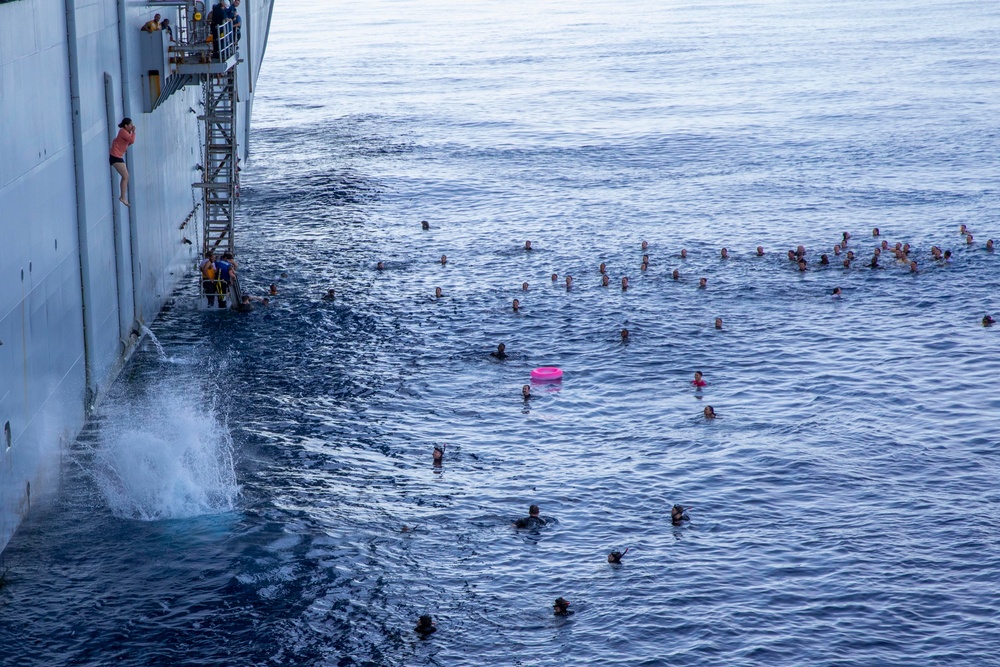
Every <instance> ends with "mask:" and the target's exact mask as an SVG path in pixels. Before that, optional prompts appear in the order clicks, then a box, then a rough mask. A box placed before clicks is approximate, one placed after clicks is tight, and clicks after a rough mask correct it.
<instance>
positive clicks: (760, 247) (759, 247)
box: [757, 245, 764, 257]
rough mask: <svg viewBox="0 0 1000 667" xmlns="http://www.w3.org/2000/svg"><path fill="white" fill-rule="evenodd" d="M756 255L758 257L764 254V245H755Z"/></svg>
mask: <svg viewBox="0 0 1000 667" xmlns="http://www.w3.org/2000/svg"><path fill="white" fill-rule="evenodd" d="M757 256H758V257H763V256H764V246H762V245H759V246H757Z"/></svg>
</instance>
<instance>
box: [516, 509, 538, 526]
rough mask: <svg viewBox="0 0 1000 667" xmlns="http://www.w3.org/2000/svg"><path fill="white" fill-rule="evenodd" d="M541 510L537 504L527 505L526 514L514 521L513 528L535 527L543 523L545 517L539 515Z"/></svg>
mask: <svg viewBox="0 0 1000 667" xmlns="http://www.w3.org/2000/svg"><path fill="white" fill-rule="evenodd" d="M540 513H541V510H540V509H539V508H538V505H529V506H528V516H525V517H521V518H520V519H518V520H517V521H515V522H514V527H515V528H537V527H538V526H544V525H545V519H543V518H542V517H541V514H540Z"/></svg>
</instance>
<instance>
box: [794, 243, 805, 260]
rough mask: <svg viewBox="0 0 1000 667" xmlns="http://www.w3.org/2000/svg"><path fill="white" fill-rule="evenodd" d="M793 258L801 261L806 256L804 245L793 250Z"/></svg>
mask: <svg viewBox="0 0 1000 667" xmlns="http://www.w3.org/2000/svg"><path fill="white" fill-rule="evenodd" d="M795 256H796V257H798V258H799V259H802V258H803V257H805V256H806V247H805V246H804V245H800V246H799V247H798V248H796V249H795Z"/></svg>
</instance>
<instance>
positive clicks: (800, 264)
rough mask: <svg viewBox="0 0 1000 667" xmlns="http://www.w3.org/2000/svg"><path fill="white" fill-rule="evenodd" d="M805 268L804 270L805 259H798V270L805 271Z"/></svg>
mask: <svg viewBox="0 0 1000 667" xmlns="http://www.w3.org/2000/svg"><path fill="white" fill-rule="evenodd" d="M805 270H806V260H804V259H800V260H799V271H805Z"/></svg>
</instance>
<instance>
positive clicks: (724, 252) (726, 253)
mask: <svg viewBox="0 0 1000 667" xmlns="http://www.w3.org/2000/svg"><path fill="white" fill-rule="evenodd" d="M719 254H720V255H721V256H722V259H729V249H728V248H723V249H722V252H720V253H719Z"/></svg>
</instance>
